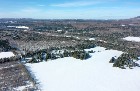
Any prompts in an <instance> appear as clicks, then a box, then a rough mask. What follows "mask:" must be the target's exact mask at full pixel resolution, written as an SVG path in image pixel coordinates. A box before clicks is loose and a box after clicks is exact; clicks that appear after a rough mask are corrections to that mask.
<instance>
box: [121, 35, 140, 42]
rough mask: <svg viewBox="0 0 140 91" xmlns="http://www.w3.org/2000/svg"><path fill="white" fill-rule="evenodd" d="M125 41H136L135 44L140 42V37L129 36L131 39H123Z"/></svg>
mask: <svg viewBox="0 0 140 91" xmlns="http://www.w3.org/2000/svg"><path fill="white" fill-rule="evenodd" d="M123 39H124V40H127V41H135V42H140V37H132V36H129V37H125V38H123Z"/></svg>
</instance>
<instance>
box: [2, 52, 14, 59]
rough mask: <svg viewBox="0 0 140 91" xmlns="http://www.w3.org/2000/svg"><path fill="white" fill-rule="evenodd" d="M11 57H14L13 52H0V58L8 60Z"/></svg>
mask: <svg viewBox="0 0 140 91" xmlns="http://www.w3.org/2000/svg"><path fill="white" fill-rule="evenodd" d="M12 56H15V55H14V54H13V52H0V58H8V57H12Z"/></svg>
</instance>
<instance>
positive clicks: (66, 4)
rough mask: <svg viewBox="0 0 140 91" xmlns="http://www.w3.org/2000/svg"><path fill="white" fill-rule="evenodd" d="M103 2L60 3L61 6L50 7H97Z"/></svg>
mask: <svg viewBox="0 0 140 91" xmlns="http://www.w3.org/2000/svg"><path fill="white" fill-rule="evenodd" d="M99 3H101V2H98V1H94V2H93V1H89V2H87V1H78V2H67V3H60V4H51V5H50V6H54V7H80V6H90V5H95V4H99Z"/></svg>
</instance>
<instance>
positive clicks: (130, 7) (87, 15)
mask: <svg viewBox="0 0 140 91" xmlns="http://www.w3.org/2000/svg"><path fill="white" fill-rule="evenodd" d="M136 16H140V0H0V18H35V19H126V18H132V17H136Z"/></svg>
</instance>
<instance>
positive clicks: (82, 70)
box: [26, 47, 140, 91]
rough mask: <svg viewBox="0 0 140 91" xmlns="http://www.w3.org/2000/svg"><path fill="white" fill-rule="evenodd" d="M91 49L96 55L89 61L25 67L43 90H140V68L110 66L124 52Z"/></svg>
mask: <svg viewBox="0 0 140 91" xmlns="http://www.w3.org/2000/svg"><path fill="white" fill-rule="evenodd" d="M86 50H87V49H86ZM90 50H93V51H96V52H95V53H91V54H90V55H91V58H89V59H87V60H79V59H75V58H72V57H65V58H60V59H56V60H50V61H47V62H41V63H34V64H26V65H27V66H29V69H30V70H31V71H32V72H33V74H34V75H35V76H36V78H37V79H38V81H39V82H40V85H41V89H42V91H140V68H135V69H125V70H124V69H119V68H114V67H112V65H113V64H110V63H109V60H110V59H111V58H112V57H114V56H116V57H118V56H120V55H121V54H122V52H120V51H116V50H105V48H103V47H96V48H92V49H90ZM87 51H89V50H87Z"/></svg>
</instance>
